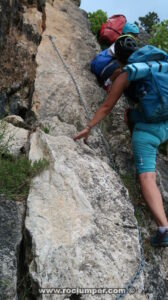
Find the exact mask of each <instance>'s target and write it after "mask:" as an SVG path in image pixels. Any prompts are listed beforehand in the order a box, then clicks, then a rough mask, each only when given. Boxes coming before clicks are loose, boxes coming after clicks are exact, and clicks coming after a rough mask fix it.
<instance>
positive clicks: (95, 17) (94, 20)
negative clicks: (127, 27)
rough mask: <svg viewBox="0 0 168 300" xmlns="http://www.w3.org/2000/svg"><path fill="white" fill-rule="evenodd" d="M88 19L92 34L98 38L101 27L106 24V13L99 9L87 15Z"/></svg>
mask: <svg viewBox="0 0 168 300" xmlns="http://www.w3.org/2000/svg"><path fill="white" fill-rule="evenodd" d="M88 19H89V22H90V26H91V31H92V33H93V34H94V35H96V36H97V38H98V37H99V31H100V28H101V25H102V24H103V23H106V22H107V13H106V12H104V11H102V10H101V9H99V10H97V11H95V12H93V13H88Z"/></svg>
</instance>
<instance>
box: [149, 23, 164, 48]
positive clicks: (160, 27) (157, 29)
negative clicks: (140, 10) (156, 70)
mask: <svg viewBox="0 0 168 300" xmlns="http://www.w3.org/2000/svg"><path fill="white" fill-rule="evenodd" d="M149 43H150V44H152V45H154V46H156V47H158V48H161V49H162V50H164V51H166V52H168V20H165V21H163V22H161V23H160V24H156V25H153V26H152V31H151V39H150V40H149Z"/></svg>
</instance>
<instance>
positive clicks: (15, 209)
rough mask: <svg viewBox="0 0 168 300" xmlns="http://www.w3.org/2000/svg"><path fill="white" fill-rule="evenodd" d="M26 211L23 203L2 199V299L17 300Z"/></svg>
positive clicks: (0, 287) (0, 252)
mask: <svg viewBox="0 0 168 300" xmlns="http://www.w3.org/2000/svg"><path fill="white" fill-rule="evenodd" d="M24 211H25V207H24V205H23V203H17V202H15V201H11V200H7V199H4V197H2V196H1V197H0V240H1V243H0V293H1V295H0V299H8V300H14V299H16V294H17V272H18V266H17V263H18V253H19V251H18V248H19V244H20V242H21V239H22V224H23V216H24Z"/></svg>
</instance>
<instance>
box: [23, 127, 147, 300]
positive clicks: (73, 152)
mask: <svg viewBox="0 0 168 300" xmlns="http://www.w3.org/2000/svg"><path fill="white" fill-rule="evenodd" d="M74 131H75V130H74ZM67 134H68V131H67ZM42 157H45V158H47V159H48V160H49V162H50V168H49V170H48V171H45V172H44V173H43V174H42V175H41V176H39V177H36V179H34V181H33V187H32V189H31V191H30V194H29V197H28V201H27V207H28V210H27V217H26V224H25V225H26V230H27V231H28V232H29V233H30V236H31V238H32V252H33V259H32V261H31V263H30V265H29V272H30V274H31V276H32V280H33V281H34V282H35V283H36V285H37V286H38V287H43V288H51V287H54V286H55V285H56V287H67V286H69V287H74V288H77V287H83V288H84V287H88V286H90V287H99V288H100V287H102V286H105V287H111V285H112V286H114V287H117V286H121V287H124V285H125V283H126V282H127V281H129V279H130V278H131V277H132V275H133V274H134V272H135V271H136V270H137V268H138V264H139V259H140V249H139V241H138V231H137V229H136V219H135V217H134V211H133V207H132V205H131V203H130V201H129V198H128V194H127V191H126V189H125V188H124V187H123V185H122V183H121V181H120V180H119V178H118V176H117V175H116V173H115V172H114V171H112V170H111V168H110V167H109V166H108V165H107V164H106V163H105V162H103V161H101V160H100V159H98V158H97V157H96V155H95V154H94V151H93V150H91V149H90V148H89V147H87V146H83V145H82V144H80V145H77V144H76V143H74V142H73V140H72V139H71V138H70V137H68V136H67V135H62V136H61V135H60V134H59V135H56V136H50V135H46V134H44V133H43V132H41V131H40V132H38V133H35V134H33V135H32V138H31V149H30V159H32V160H33V159H40V158H42ZM138 288H139V291H138V292H137V293H136V299H146V298H145V296H143V295H141V293H140V292H141V290H142V289H143V281H142V278H141V280H140V281H139V283H138ZM33 292H34V293H35V291H33ZM65 296H66V297H68V294H66V293H65V295H64V296H61V295H57V296H56V295H55V296H53V298H52V297H51V299H64V298H65ZM41 297H42V299H47V296H45V295H43V296H41ZM41 297H38V296H37V299H41ZM68 299H69V298H68ZM83 299H92V296H89V295H85V296H83ZM95 299H102V296H101V295H100V296H95ZM103 299H113V298H111V296H110V295H107V296H104V298H103ZM128 299H134V296H133V297H131V296H129V298H128Z"/></svg>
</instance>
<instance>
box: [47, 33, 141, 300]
mask: <svg viewBox="0 0 168 300" xmlns="http://www.w3.org/2000/svg"><path fill="white" fill-rule="evenodd" d="M48 37H49V40H50V41H51V43H52V45H53V48H54V49H55V51H56V53H57V55H58V57H59V59H60V60H61V62H62V64H63V66H64V68H65V70H66V71H67V73H68V74H69V76H70V77H71V79H72V81H73V83H74V86H75V88H76V91H77V94H78V96H79V100H80V103H81V105H82V106H83V109H84V111H85V114H86V118H87V120H90V116H89V113H88V111H87V108H86V105H85V102H84V100H83V97H82V95H81V92H80V90H79V87H78V84H77V82H76V80H75V78H74V76H73V74H72V72H71V70H70V69H69V67H68V66H67V64H66V63H65V61H64V59H63V58H62V56H61V54H60V52H59V50H58V48H57V46H56V44H55V42H54V39H53V37H52V36H51V35H49V36H48ZM98 133H99V135H100V137H101V140H102V143H103V145H104V147H105V150H106V154H107V156H108V158H109V161H110V165H111V167H112V168H113V169H115V170H116V166H115V164H114V161H113V159H112V156H111V152H110V147H109V144H108V142H107V141H106V139H105V137H104V136H103V134H102V132H101V130H100V129H98ZM118 175H119V174H118ZM137 229H138V236H139V244H140V252H141V260H140V263H139V266H138V270H137V271H136V272H135V274H134V275H133V277H132V278H131V279H130V280H129V282H127V283H126V285H125V287H124V289H125V291H126V292H125V293H124V294H119V295H118V296H117V297H116V300H120V299H123V298H125V296H126V295H127V294H133V293H135V292H136V290H135V288H134V287H133V285H134V283H135V282H136V280H137V279H138V278H139V276H140V274H141V272H142V271H143V267H144V264H145V258H144V250H143V245H142V237H141V231H140V228H139V226H137Z"/></svg>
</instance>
